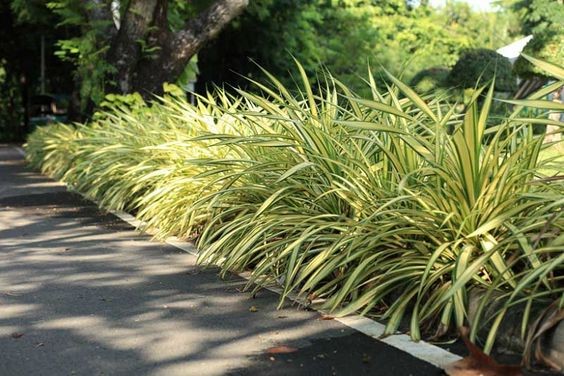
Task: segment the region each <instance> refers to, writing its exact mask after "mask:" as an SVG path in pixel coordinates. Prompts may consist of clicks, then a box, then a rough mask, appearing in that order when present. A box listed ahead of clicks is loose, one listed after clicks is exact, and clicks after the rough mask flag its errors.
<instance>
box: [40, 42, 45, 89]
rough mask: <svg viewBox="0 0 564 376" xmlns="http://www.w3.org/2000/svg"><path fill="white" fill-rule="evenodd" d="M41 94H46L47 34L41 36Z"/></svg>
mask: <svg viewBox="0 0 564 376" xmlns="http://www.w3.org/2000/svg"><path fill="white" fill-rule="evenodd" d="M41 94H45V36H44V35H42V36H41Z"/></svg>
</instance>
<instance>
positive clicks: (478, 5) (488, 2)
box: [431, 0, 492, 11]
mask: <svg viewBox="0 0 564 376" xmlns="http://www.w3.org/2000/svg"><path fill="white" fill-rule="evenodd" d="M447 1H453V0H431V4H432V5H434V6H442V5H444V4H445V3H446V2H447ZM459 1H462V2H465V3H468V4H470V5H471V6H472V8H474V9H475V10H485V11H487V10H491V9H492V0H459Z"/></svg>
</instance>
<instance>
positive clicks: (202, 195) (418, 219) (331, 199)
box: [27, 67, 564, 351]
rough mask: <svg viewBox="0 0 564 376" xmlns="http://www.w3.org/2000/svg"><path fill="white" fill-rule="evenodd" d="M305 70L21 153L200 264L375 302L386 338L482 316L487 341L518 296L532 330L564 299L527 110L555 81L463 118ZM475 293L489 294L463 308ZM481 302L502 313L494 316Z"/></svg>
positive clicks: (557, 189) (394, 89)
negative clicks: (315, 77)
mask: <svg viewBox="0 0 564 376" xmlns="http://www.w3.org/2000/svg"><path fill="white" fill-rule="evenodd" d="M300 68H301V67H300ZM549 68H550V67H549ZM550 69H551V70H552V71H553V72H555V73H553V74H555V75H557V77H558V79H560V80H562V79H564V75H562V76H560V75H559V74H560V73H559V72H560V71H558V69H557V68H555V67H552V68H550ZM300 72H301V77H302V85H303V86H302V87H301V89H299V90H298V92H297V94H295V95H294V94H291V92H290V91H289V90H288V89H287V88H286V87H284V86H283V85H282V84H280V82H279V81H278V80H276V78H274V77H272V76H270V79H271V84H270V85H264V84H261V83H258V82H255V85H257V86H258V87H259V88H260V90H261V91H262V92H263V93H264V96H262V95H258V94H252V93H249V92H244V91H239V92H238V94H239V95H238V96H236V97H235V96H229V95H228V94H225V93H223V92H221V91H220V92H218V93H217V94H216V95H215V96H212V95H209V96H207V97H205V98H204V97H202V98H198V101H197V103H196V104H195V105H190V104H188V103H186V102H185V101H184V100H181V99H178V98H165V99H163V101H162V102H161V103H158V104H155V105H153V107H151V108H150V109H147V111H138V110H135V111H133V110H130V109H127V108H123V107H119V108H117V109H116V110H115V111H113V112H107V113H106V116H103V117H101V118H100V119H101V120H99V121H98V122H94V123H92V124H89V125H86V126H82V127H79V129H78V130H74V128H72V127H68V126H55V127H51V128H44V129H42V130H40V131H37V132H36V133H34V134H33V135H32V137H31V138H30V141H29V143H28V145H27V152H28V159H29V160H30V161H31V162H32V163H33V164H34V165H35V166H39V167H42V168H43V170H44V171H46V172H49V173H52V174H55V175H57V176H62V179H63V180H64V181H66V182H67V183H68V184H70V185H71V186H73V187H74V188H75V189H78V190H80V191H81V192H84V193H86V194H87V195H88V196H90V197H92V198H94V199H96V200H98V201H99V202H100V203H101V204H102V205H104V206H105V207H109V208H117V209H120V208H123V209H126V210H130V211H134V212H136V213H137V215H138V217H139V218H140V219H142V220H146V221H149V226H151V227H154V228H156V229H157V230H158V234H157V235H158V236H159V237H162V238H164V237H166V236H170V235H177V236H181V237H185V238H187V237H192V238H195V240H196V242H197V246H198V249H199V250H200V251H199V252H200V253H199V261H200V262H201V263H203V264H214V265H219V266H220V267H221V268H222V270H223V271H224V272H225V273H226V272H227V271H232V270H235V271H242V270H249V269H250V270H251V271H252V272H251V283H252V282H256V283H258V284H259V285H264V284H276V285H279V286H281V287H282V289H283V294H282V297H283V298H285V297H286V296H288V294H290V293H297V294H298V295H299V296H301V297H304V298H306V299H312V300H314V298H315V300H320V301H321V305H322V307H323V308H325V309H328V310H330V311H334V312H336V314H347V313H350V312H355V311H360V312H361V313H367V312H371V313H373V314H375V315H378V316H379V317H380V318H382V319H384V320H386V323H387V328H386V333H387V334H391V333H394V332H395V331H396V329H397V328H398V326H399V324H400V322H401V321H402V320H405V319H409V321H410V323H411V325H410V334H411V336H412V337H413V338H414V339H418V338H420V337H421V336H422V335H425V336H431V335H433V334H436V335H437V336H440V335H444V334H445V333H447V332H448V331H449V329H455V328H457V327H459V326H461V325H464V324H466V325H467V324H469V321H471V322H470V323H471V325H472V336H475V335H476V334H477V333H478V332H479V330H480V329H483V328H489V329H490V330H491V332H490V335H489V336H488V337H487V345H486V350H487V351H489V350H490V349H491V346H492V345H493V341H494V340H495V333H496V330H497V328H498V325H499V322H500V321H501V320H502V319H503V317H504V315H505V313H506V311H507V310H508V309H509V308H510V307H512V306H514V305H519V304H521V305H522V304H523V303H524V304H525V306H526V308H525V311H524V312H523V313H522V320H523V327H522V335H523V336H525V334H526V329H527V324H528V323H529V322H530V321H532V320H534V319H535V318H536V314H537V310H542V309H544V308H546V307H548V306H550V305H551V304H557V305H559V306H560V307H562V305H563V304H564V301H563V300H562V295H563V293H564V285H563V284H562V282H563V280H562V276H563V275H564V274H563V268H564V255H563V254H562V252H561V249H562V246H563V238H562V235H560V234H561V233H562V231H563V230H564V218H563V216H562V210H561V208H562V206H563V205H564V195H563V193H564V187H563V185H562V183H561V182H559V181H558V180H554V179H549V180H538V176H540V175H541V172H540V168H543V167H544V165H543V162H541V160H540V159H539V153H540V151H541V149H542V147H543V145H542V138H541V137H536V136H535V135H534V134H533V132H532V124H533V123H535V122H542V121H544V120H543V119H526V118H522V117H521V110H522V109H523V106H524V105H533V106H537V107H541V108H542V107H548V106H553V105H554V104H553V103H549V102H542V101H538V99H539V98H541V97H542V96H543V95H545V94H546V92H548V91H547V90H554V88H555V87H556V86H555V85H561V84H562V81H559V82H557V83H555V84H553V85H551V86H550V87H548V88H545V89H543V90H542V91H541V92H539V93H536V94H535V95H533V96H532V97H531V98H530V100H528V101H515V102H513V104H515V105H516V109H515V112H514V113H513V114H511V115H510V116H508V117H506V118H503V119H498V122H497V124H496V125H495V126H493V127H491V128H489V129H487V130H486V123H487V120H488V117H489V111H490V108H491V105H492V101H493V87H490V88H489V89H488V90H485V89H479V90H477V91H476V92H475V93H474V95H473V97H472V98H471V100H470V101H469V103H468V105H467V107H466V110H465V112H464V113H463V114H462V115H459V114H457V112H456V111H455V110H454V108H452V106H451V105H450V104H449V102H448V101H442V100H439V99H437V98H436V97H433V96H427V97H425V98H421V97H419V96H418V95H417V94H416V93H415V92H414V91H413V90H412V89H411V88H409V87H408V86H406V85H405V84H403V83H402V82H400V81H399V80H397V79H396V78H394V77H392V76H390V77H389V80H390V82H391V83H392V84H393V85H392V86H391V87H390V88H389V90H387V91H385V92H380V91H378V89H377V87H376V85H375V84H374V79H373V78H372V77H369V80H368V81H369V82H370V83H371V84H370V85H369V91H371V92H372V97H371V98H368V99H367V98H360V97H358V96H356V95H354V94H353V93H352V92H351V91H350V90H349V89H348V88H347V87H346V86H345V85H343V84H341V83H340V82H339V81H337V80H334V79H333V78H332V77H330V76H328V77H326V80H325V81H324V83H323V84H321V83H316V84H315V85H312V84H311V83H310V82H309V81H308V79H307V77H306V75H305V72H304V71H303V69H301V70H300ZM314 86H317V87H325V89H324V90H322V91H321V92H319V93H316V94H314V92H313V89H312V87H314ZM483 90H485V92H484V93H483V94H482V91H483ZM478 98H482V100H481V102H482V103H483V104H482V105H481V107H480V106H479V105H478ZM486 134H487V135H489V142H488V143H485V142H484V138H485V136H486ZM558 170H560V171H561V170H562V165H558ZM476 288H478V289H482V290H484V291H485V292H486V293H487V294H491V296H492V298H491V299H490V300H483V301H482V303H481V305H479V307H478V309H477V310H476V311H477V312H478V313H477V315H476V316H474V317H469V316H468V315H469V292H470V290H471V289H476ZM494 297H495V299H494ZM494 300H495V302H494ZM494 303H497V304H494ZM486 305H487V306H488V307H490V306H491V307H495V308H496V310H495V311H494V312H490V311H488V314H487V317H484V316H486V315H485V314H484V313H483V312H485V311H486V310H485V307H486Z"/></svg>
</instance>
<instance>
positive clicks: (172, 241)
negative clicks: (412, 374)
mask: <svg viewBox="0 0 564 376" xmlns="http://www.w3.org/2000/svg"><path fill="white" fill-rule="evenodd" d="M16 149H17V151H18V153H19V154H21V155H22V156H25V151H24V150H23V149H22V148H21V147H16ZM67 190H69V191H72V192H74V193H77V194H79V195H80V196H82V197H83V198H84V199H85V200H88V201H90V202H93V203H94V204H96V205H97V203H96V202H94V201H92V200H91V199H89V198H87V197H85V196H84V195H82V194H81V193H80V192H76V191H74V190H72V189H71V188H70V187H68V186H67ZM97 206H98V205H97ZM108 212H109V213H111V214H113V215H115V216H116V217H118V218H120V219H121V220H122V221H124V222H126V223H128V224H130V225H131V226H133V227H135V228H136V229H137V230H139V231H141V232H144V233H147V234H149V235H152V234H151V233H150V232H147V231H143V230H140V229H142V228H143V227H144V225H145V223H144V222H142V221H140V220H138V219H137V218H135V217H134V216H132V215H131V214H128V213H126V212H123V211H116V210H108ZM165 243H166V244H169V245H171V246H173V247H175V248H177V249H180V250H182V251H184V252H187V253H189V254H191V255H194V256H197V255H198V252H197V249H196V247H195V246H194V244H192V243H190V242H186V241H182V240H179V239H177V238H175V237H170V238H167V239H166V240H165ZM238 275H239V276H240V277H242V278H244V279H246V280H249V276H248V274H246V273H239V274H238ZM265 288H266V289H268V290H270V291H272V292H274V293H276V294H281V292H282V291H281V289H278V288H275V287H265ZM288 298H289V299H290V300H292V301H294V302H296V303H298V304H301V305H303V304H304V302H303V301H300V299H298V298H297V297H296V296H292V295H290V296H289V297H288ZM320 313H323V312H320ZM335 320H336V321H338V322H340V323H341V324H343V325H345V326H348V327H350V328H352V329H354V330H356V331H358V332H361V333H363V334H365V335H367V336H369V337H372V338H374V339H376V340H378V341H380V342H383V343H386V344H387V345H389V346H392V347H395V348H397V349H399V350H401V351H403V352H405V353H408V354H410V355H412V356H414V357H415V358H418V359H421V360H423V361H425V362H427V363H430V364H432V365H434V366H436V367H439V368H443V369H444V368H445V366H446V365H447V364H449V363H452V362H455V361H457V360H460V359H462V357H460V356H459V355H456V354H453V353H451V352H449V351H447V350H444V349H442V348H440V347H438V346H435V345H432V344H430V343H427V342H425V341H419V342H414V341H412V340H411V338H410V337H409V336H408V335H406V334H396V335H391V336H387V337H384V338H382V337H381V336H382V335H383V333H384V329H385V326H384V325H382V324H380V323H378V322H376V321H374V320H372V319H369V318H367V317H363V316H360V315H349V316H346V317H341V318H335Z"/></svg>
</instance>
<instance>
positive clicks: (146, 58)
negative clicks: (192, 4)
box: [108, 0, 248, 99]
mask: <svg viewBox="0 0 564 376" xmlns="http://www.w3.org/2000/svg"><path fill="white" fill-rule="evenodd" d="M247 4H248V0H217V1H215V2H214V3H213V4H212V5H211V6H210V7H209V8H208V9H207V10H205V11H204V12H202V13H200V14H199V15H198V16H197V17H196V18H194V19H192V20H190V21H188V22H187V23H186V24H185V26H184V27H183V28H182V30H180V31H178V32H175V33H173V32H171V31H169V25H168V19H167V8H168V1H167V0H131V1H130V2H129V5H128V8H127V9H126V11H125V15H124V17H123V19H122V20H121V27H120V30H119V32H118V33H117V35H116V36H115V37H114V38H113V41H112V45H111V49H110V52H109V55H108V61H109V62H110V64H112V65H113V66H114V68H115V71H116V72H115V75H114V77H113V81H114V83H115V86H114V90H115V91H118V92H121V93H130V92H133V91H138V92H140V93H141V95H143V97H145V98H147V99H151V98H152V96H153V95H154V94H156V95H160V94H162V90H163V88H162V87H163V83H164V82H175V81H176V80H177V79H178V77H179V76H180V74H182V72H183V70H184V69H185V67H186V64H187V63H188V62H189V61H190V58H191V57H192V56H194V55H195V54H196V53H197V52H198V50H200V48H202V47H203V46H204V44H205V43H206V42H208V41H209V40H210V39H212V38H213V37H215V36H216V35H217V34H218V33H219V32H220V31H221V30H222V29H223V27H224V26H225V25H227V24H228V23H229V22H230V21H231V20H232V19H233V18H235V17H236V16H238V15H239V14H240V13H241V12H242V11H243V10H244V9H245V7H246V6H247ZM140 41H143V42H142V43H143V44H144V45H145V46H146V47H148V50H150V51H151V52H150V53H146V52H144V51H143V48H142V43H140ZM146 50H147V49H146Z"/></svg>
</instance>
